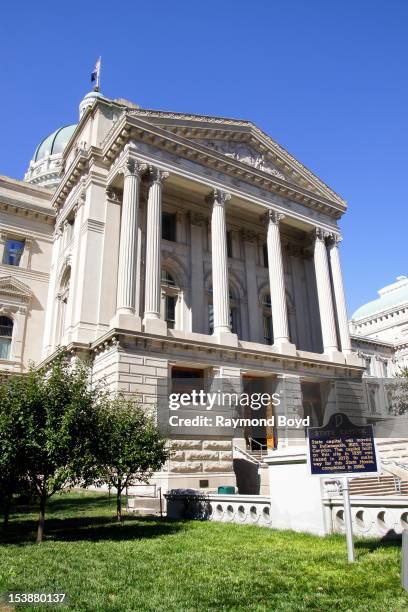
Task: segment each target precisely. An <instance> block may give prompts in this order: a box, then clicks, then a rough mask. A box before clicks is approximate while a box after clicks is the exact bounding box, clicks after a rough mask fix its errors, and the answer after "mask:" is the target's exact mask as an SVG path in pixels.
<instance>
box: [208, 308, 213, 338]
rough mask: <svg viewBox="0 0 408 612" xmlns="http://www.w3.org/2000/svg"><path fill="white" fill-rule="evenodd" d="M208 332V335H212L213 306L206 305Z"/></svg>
mask: <svg viewBox="0 0 408 612" xmlns="http://www.w3.org/2000/svg"><path fill="white" fill-rule="evenodd" d="M208 331H209V333H210V334H212V333H214V306H213V305H212V304H208Z"/></svg>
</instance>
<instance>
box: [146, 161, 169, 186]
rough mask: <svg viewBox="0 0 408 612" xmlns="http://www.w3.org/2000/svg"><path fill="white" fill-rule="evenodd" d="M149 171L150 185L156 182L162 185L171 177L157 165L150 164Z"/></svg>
mask: <svg viewBox="0 0 408 612" xmlns="http://www.w3.org/2000/svg"><path fill="white" fill-rule="evenodd" d="M148 171H149V177H148V181H149V183H150V185H153V184H154V183H156V184H159V185H161V184H162V183H163V182H164V181H165V180H166V179H167V178H168V177H169V173H168V172H166V171H165V170H162V169H161V168H158V167H157V166H152V165H151V164H149V166H148Z"/></svg>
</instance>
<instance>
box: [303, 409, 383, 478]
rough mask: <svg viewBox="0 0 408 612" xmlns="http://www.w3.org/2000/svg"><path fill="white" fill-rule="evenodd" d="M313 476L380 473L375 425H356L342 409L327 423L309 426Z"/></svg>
mask: <svg viewBox="0 0 408 612" xmlns="http://www.w3.org/2000/svg"><path fill="white" fill-rule="evenodd" d="M307 433H308V460H309V468H310V472H311V474H312V476H328V477H331V476H348V475H349V476H352V477H355V476H359V475H365V474H376V473H378V471H379V469H378V463H377V456H376V449H375V441H374V434H373V426H372V425H354V423H352V422H351V421H350V419H349V418H348V416H347V415H346V414H343V413H341V412H338V413H336V414H333V415H332V416H331V417H330V420H329V422H328V423H327V424H326V425H323V427H308V430H307Z"/></svg>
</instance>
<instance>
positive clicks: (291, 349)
mask: <svg viewBox="0 0 408 612" xmlns="http://www.w3.org/2000/svg"><path fill="white" fill-rule="evenodd" d="M273 347H274V348H276V349H278V352H279V353H281V354H282V355H291V356H292V357H296V346H295V345H294V344H291V343H290V342H281V341H279V340H278V342H275V343H274V344H273Z"/></svg>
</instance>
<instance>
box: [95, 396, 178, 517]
mask: <svg viewBox="0 0 408 612" xmlns="http://www.w3.org/2000/svg"><path fill="white" fill-rule="evenodd" d="M96 456H97V464H98V481H97V484H99V485H102V484H107V485H109V486H113V487H115V489H116V491H117V496H116V515H117V520H118V521H119V522H120V521H121V520H122V493H123V490H124V489H125V488H126V487H130V486H134V485H135V484H136V483H137V482H144V483H147V482H148V481H149V479H150V478H151V476H152V474H153V472H155V471H157V470H159V469H160V468H161V467H162V465H163V464H164V463H165V462H166V460H167V459H168V457H169V449H168V448H167V441H166V439H165V438H164V437H162V436H161V434H160V432H159V430H158V428H157V426H156V424H155V422H154V419H153V417H152V416H150V415H149V414H148V413H147V412H146V411H144V410H143V409H142V408H141V407H140V406H138V405H137V404H136V402H135V401H133V400H131V399H126V398H125V397H123V396H118V397H116V398H114V399H113V400H110V401H109V402H107V404H106V405H105V406H101V408H100V410H99V427H98V445H97V452H96Z"/></svg>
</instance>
